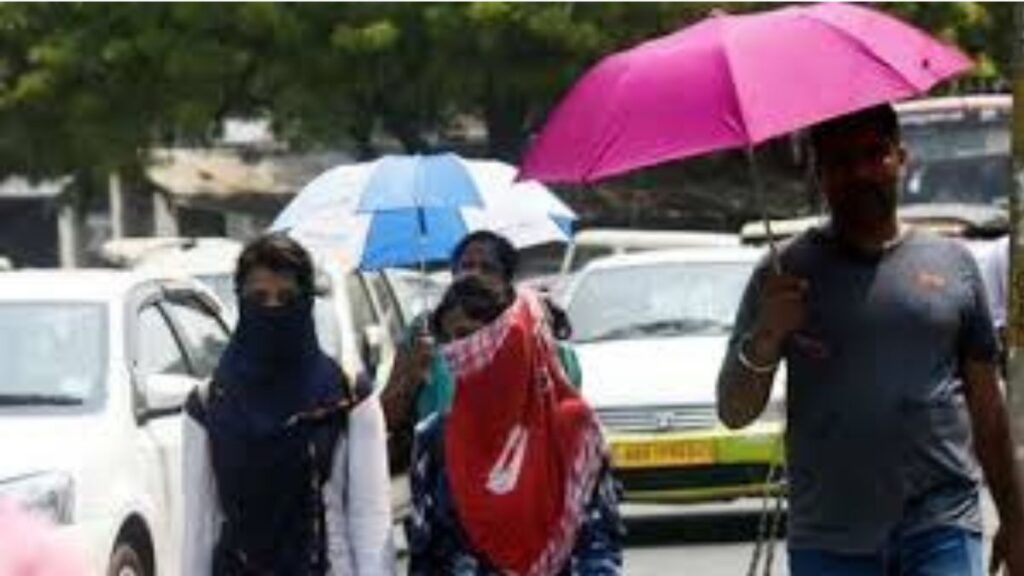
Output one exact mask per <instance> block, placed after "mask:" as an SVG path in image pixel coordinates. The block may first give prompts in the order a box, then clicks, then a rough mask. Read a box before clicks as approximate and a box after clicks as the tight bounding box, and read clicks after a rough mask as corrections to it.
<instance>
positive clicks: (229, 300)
mask: <svg viewBox="0 0 1024 576" xmlns="http://www.w3.org/2000/svg"><path fill="white" fill-rule="evenodd" d="M196 279H197V280H199V281H200V282H202V283H203V284H205V285H206V286H207V287H208V288H209V289H210V290H211V291H213V293H214V294H216V295H217V298H218V299H219V300H220V302H221V304H223V305H224V308H225V313H226V314H227V315H228V316H231V317H234V316H237V315H238V296H237V295H236V294H235V278H234V276H233V275H232V274H200V275H198V276H196Z"/></svg>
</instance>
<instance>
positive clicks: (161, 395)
mask: <svg viewBox="0 0 1024 576" xmlns="http://www.w3.org/2000/svg"><path fill="white" fill-rule="evenodd" d="M195 386H196V382H195V380H193V379H192V378H191V377H188V376H183V375H180V374H150V375H149V376H146V378H145V380H144V381H143V382H142V407H141V408H142V409H141V413H140V416H141V419H142V420H143V421H145V420H152V419H153V418H160V417H162V416H169V415H172V414H177V413H178V412H180V411H181V408H182V406H184V404H185V399H186V398H187V397H188V394H189V392H191V391H192V389H193V388H195Z"/></svg>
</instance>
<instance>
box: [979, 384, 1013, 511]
mask: <svg viewBox="0 0 1024 576" xmlns="http://www.w3.org/2000/svg"><path fill="white" fill-rule="evenodd" d="M985 404H987V405H986V406H982V407H981V410H982V411H983V412H984V416H982V417H980V418H972V422H973V427H974V437H975V445H976V447H977V448H976V451H977V454H978V460H979V461H980V462H981V466H982V469H983V470H984V472H985V479H986V481H987V482H988V486H989V490H990V491H991V493H992V499H993V500H995V502H996V507H997V509H998V510H999V518H1000V521H1001V522H1002V523H1003V524H1006V525H1013V526H1018V527H1024V494H1022V486H1021V479H1020V473H1019V472H1018V470H1017V463H1016V459H1015V458H1014V446H1013V438H1012V436H1011V434H1010V420H1009V417H1008V415H1007V413H1006V406H1005V404H1004V403H1003V402H1002V401H999V400H998V398H995V397H994V401H989V402H986V403H985Z"/></svg>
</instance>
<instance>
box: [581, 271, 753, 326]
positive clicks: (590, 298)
mask: <svg viewBox="0 0 1024 576" xmlns="http://www.w3.org/2000/svg"><path fill="white" fill-rule="evenodd" d="M753 267H754V262H752V261H751V262H702V263H697V262H693V263H666V262H660V263H656V264H647V265H641V266H623V267H620V268H607V269H602V270H595V271H592V272H590V273H586V275H585V276H584V277H583V278H582V279H581V280H580V283H579V285H578V286H577V287H576V289H575V290H574V291H573V294H572V296H571V297H570V301H569V302H568V306H567V311H568V314H569V320H570V321H571V322H572V326H573V334H574V339H575V340H576V341H577V342H596V341H602V340H620V339H634V338H648V337H659V336H684V335H723V334H728V332H729V330H730V329H731V328H732V324H733V321H734V319H735V315H736V309H737V308H738V306H739V302H740V299H741V298H742V296H743V290H744V288H745V286H746V283H747V279H748V278H749V276H750V273H751V271H752V270H753Z"/></svg>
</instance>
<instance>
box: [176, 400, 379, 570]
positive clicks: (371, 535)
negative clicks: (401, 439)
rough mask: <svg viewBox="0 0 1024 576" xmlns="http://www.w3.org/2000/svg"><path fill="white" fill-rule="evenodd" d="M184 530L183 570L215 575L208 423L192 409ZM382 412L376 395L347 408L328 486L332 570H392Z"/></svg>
mask: <svg viewBox="0 0 1024 576" xmlns="http://www.w3.org/2000/svg"><path fill="white" fill-rule="evenodd" d="M182 453H183V458H184V463H183V464H184V470H183V474H184V477H183V479H182V482H183V491H184V501H185V534H184V540H183V542H184V544H183V548H182V553H183V558H182V573H183V574H187V575H188V576H212V574H211V571H212V570H211V569H212V564H213V549H214V546H215V545H216V543H217V539H218V536H219V534H218V532H217V531H218V530H219V527H220V525H221V522H222V520H223V513H222V512H221V506H220V500H219V498H218V496H217V487H216V483H215V481H214V476H213V466H212V464H211V460H210V446H209V438H208V437H207V434H206V429H205V428H203V426H202V425H201V424H199V423H198V422H196V421H195V420H194V419H192V418H191V417H189V416H186V417H185V418H184V430H183V450H182ZM389 486H390V482H389V476H388V464H387V449H386V443H385V424H384V414H383V411H382V410H381V407H380V401H379V398H378V397H377V395H376V394H375V395H373V396H371V397H369V398H367V399H366V400H364V401H363V402H361V403H360V404H359V405H358V406H356V407H355V408H354V409H353V410H352V412H351V413H350V414H349V418H348V426H347V427H346V431H345V433H344V434H343V435H342V436H341V437H340V438H339V439H338V443H337V447H336V448H335V453H334V461H333V468H332V471H331V476H330V478H329V479H328V481H327V483H326V485H325V486H324V490H323V495H324V508H325V515H326V519H327V547H328V551H327V558H328V560H329V561H330V566H331V568H330V572H329V576H350V575H352V576H376V575H388V576H391V575H393V574H394V573H395V564H394V558H395V554H394V548H393V545H392V541H391V502H390V498H389V495H388V490H389Z"/></svg>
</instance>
